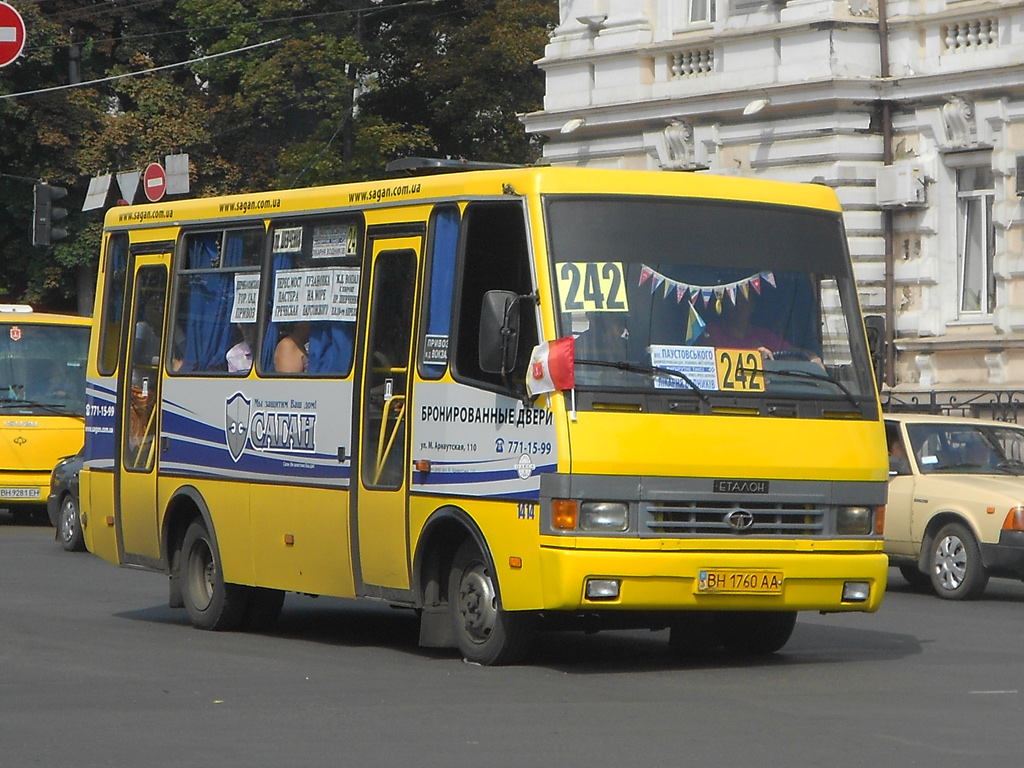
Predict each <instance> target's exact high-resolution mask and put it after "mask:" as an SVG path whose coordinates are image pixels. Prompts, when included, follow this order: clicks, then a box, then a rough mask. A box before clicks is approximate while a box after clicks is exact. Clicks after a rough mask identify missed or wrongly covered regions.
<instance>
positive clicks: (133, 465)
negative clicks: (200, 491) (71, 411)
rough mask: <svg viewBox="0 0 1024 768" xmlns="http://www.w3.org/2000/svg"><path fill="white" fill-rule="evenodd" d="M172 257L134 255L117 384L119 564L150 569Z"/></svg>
mask: <svg viewBox="0 0 1024 768" xmlns="http://www.w3.org/2000/svg"><path fill="white" fill-rule="evenodd" d="M170 257H171V256H170V253H165V254H145V255H141V254H136V255H134V259H133V265H134V268H133V275H132V278H131V280H130V283H129V285H130V288H129V290H130V291H131V292H130V293H129V295H128V296H126V297H125V300H126V302H129V308H130V316H129V318H128V325H127V328H128V329H130V330H129V331H128V332H127V333H126V336H127V356H126V357H125V360H126V361H127V363H126V365H124V366H122V371H121V380H120V381H119V382H118V388H119V390H120V392H119V398H118V399H119V400H120V402H121V403H123V406H122V408H121V414H120V419H121V423H120V425H119V426H120V433H121V434H120V438H121V439H120V446H119V449H118V461H117V464H118V465H119V466H118V467H117V477H118V482H117V486H116V488H117V490H116V499H115V515H116V517H115V520H116V530H117V539H118V549H120V550H121V554H122V562H126V563H136V564H148V565H152V564H154V563H155V562H156V561H158V560H159V558H160V537H159V531H158V528H157V517H158V512H157V498H156V496H157V484H156V481H157V454H158V452H159V450H160V445H159V442H160V379H161V372H162V370H163V365H162V360H163V354H162V351H163V343H162V339H163V327H164V317H165V313H166V307H167V269H168V263H169V262H170Z"/></svg>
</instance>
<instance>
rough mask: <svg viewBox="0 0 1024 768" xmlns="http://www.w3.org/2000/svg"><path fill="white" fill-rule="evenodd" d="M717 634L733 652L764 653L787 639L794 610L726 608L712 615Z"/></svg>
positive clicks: (781, 644) (793, 617) (792, 622)
mask: <svg viewBox="0 0 1024 768" xmlns="http://www.w3.org/2000/svg"><path fill="white" fill-rule="evenodd" d="M716 620H717V623H718V636H719V639H720V640H721V641H722V645H724V646H725V649H726V650H727V651H729V652H731V653H733V654H735V655H737V656H766V655H768V654H770V653H775V652H776V651H779V650H781V649H782V646H784V645H785V644H786V643H787V642H789V637H790V635H792V634H793V628H794V627H795V626H796V611H764V612H762V611H735V612H733V611H729V612H725V613H721V614H719V615H718V616H716Z"/></svg>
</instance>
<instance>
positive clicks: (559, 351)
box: [526, 336, 576, 397]
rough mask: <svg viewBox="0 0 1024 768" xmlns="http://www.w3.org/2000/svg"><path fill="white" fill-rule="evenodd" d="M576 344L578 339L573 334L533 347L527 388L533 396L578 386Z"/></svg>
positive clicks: (527, 376)
mask: <svg viewBox="0 0 1024 768" xmlns="http://www.w3.org/2000/svg"><path fill="white" fill-rule="evenodd" d="M575 346H576V340H575V339H574V338H573V337H572V336H564V337H562V338H561V339H555V340H554V341H545V342H542V343H540V344H538V345H537V346H536V347H534V348H533V354H532V355H531V356H530V368H529V370H528V371H527V374H526V389H527V391H528V392H529V393H530V396H531V397H536V396H537V395H542V394H544V393H545V392H558V391H560V390H566V389H572V388H573V387H575V386H576V371H575V367H574V365H573V355H574V354H575Z"/></svg>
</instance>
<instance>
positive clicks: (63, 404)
mask: <svg viewBox="0 0 1024 768" xmlns="http://www.w3.org/2000/svg"><path fill="white" fill-rule="evenodd" d="M91 324H92V323H91V321H90V320H89V318H87V317H75V316H71V315H57V314H46V313H43V312H33V311H32V308H31V307H30V306H28V305H25V304H0V509H2V508H6V509H8V510H9V511H10V512H11V513H13V514H14V516H15V517H16V518H17V519H19V520H27V519H28V518H30V517H38V518H39V519H41V520H45V519H46V494H47V493H48V491H49V489H50V472H51V471H52V470H53V468H54V466H56V464H57V462H58V461H59V460H60V459H61V458H63V457H65V456H72V455H74V454H75V453H76V452H77V451H78V450H79V449H81V447H82V443H83V441H84V439H85V434H84V427H85V361H86V357H87V355H88V351H89V327H90V326H91Z"/></svg>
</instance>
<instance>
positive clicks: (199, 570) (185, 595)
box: [181, 520, 249, 631]
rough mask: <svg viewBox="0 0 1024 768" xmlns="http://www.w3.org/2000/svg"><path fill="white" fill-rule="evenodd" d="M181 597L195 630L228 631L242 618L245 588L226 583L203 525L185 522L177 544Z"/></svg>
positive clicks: (243, 617) (246, 593) (245, 601)
mask: <svg viewBox="0 0 1024 768" xmlns="http://www.w3.org/2000/svg"><path fill="white" fill-rule="evenodd" d="M181 568H182V584H181V587H182V595H181V596H182V599H183V602H184V603H185V611H186V612H187V613H188V618H189V620H190V621H191V622H192V625H193V626H195V627H197V628H199V629H211V630H218V631H230V630H234V629H238V628H239V627H240V626H241V625H242V621H243V620H244V619H245V615H246V609H247V607H248V605H247V604H248V597H249V593H248V591H247V588H246V587H243V586H241V585H238V584H226V583H225V582H224V574H223V572H222V570H221V566H220V562H219V560H218V558H217V555H216V548H215V547H214V544H213V539H212V538H211V536H210V534H209V532H208V531H207V530H206V526H205V525H203V524H202V523H201V522H199V521H198V520H197V521H195V522H193V523H192V524H191V525H189V527H188V530H187V531H186V532H185V540H184V542H183V543H182V545H181Z"/></svg>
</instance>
